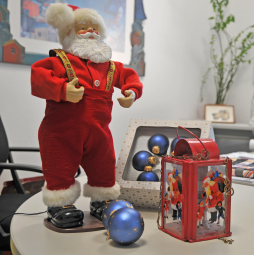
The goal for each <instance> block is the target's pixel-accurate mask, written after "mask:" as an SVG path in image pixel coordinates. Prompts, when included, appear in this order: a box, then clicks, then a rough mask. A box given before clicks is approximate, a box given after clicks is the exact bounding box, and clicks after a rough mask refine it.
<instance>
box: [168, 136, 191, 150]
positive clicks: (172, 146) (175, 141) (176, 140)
mask: <svg viewBox="0 0 254 255" xmlns="http://www.w3.org/2000/svg"><path fill="white" fill-rule="evenodd" d="M179 138H180V139H185V138H187V137H186V136H179ZM178 141H179V139H178V138H177V137H176V138H175V139H174V140H173V141H172V142H171V145H170V153H172V152H173V151H174V150H175V146H176V143H177V142H178Z"/></svg>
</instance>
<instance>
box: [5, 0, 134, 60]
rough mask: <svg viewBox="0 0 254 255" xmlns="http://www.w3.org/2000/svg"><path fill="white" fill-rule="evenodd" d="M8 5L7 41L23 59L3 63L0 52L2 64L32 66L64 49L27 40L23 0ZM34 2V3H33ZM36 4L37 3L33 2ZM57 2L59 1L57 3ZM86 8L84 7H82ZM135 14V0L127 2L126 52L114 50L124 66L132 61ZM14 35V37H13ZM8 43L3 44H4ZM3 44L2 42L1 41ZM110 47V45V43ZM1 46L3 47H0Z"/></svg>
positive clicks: (8, 0)
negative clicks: (23, 20)
mask: <svg viewBox="0 0 254 255" xmlns="http://www.w3.org/2000/svg"><path fill="white" fill-rule="evenodd" d="M29 1H30V0H29ZM4 2H5V4H6V5H7V12H8V17H9V18H8V21H9V29H10V38H8V39H6V40H12V41H13V44H15V47H17V48H18V49H21V54H20V55H21V57H20V58H19V60H16V59H14V60H10V61H8V59H7V61H3V57H1V56H2V55H1V52H0V62H6V63H16V64H26V65H32V64H33V63H34V62H36V61H38V60H40V59H43V58H45V57H48V52H49V50H50V49H58V48H62V47H61V45H60V44H59V43H57V42H50V41H45V40H44V41H43V40H38V39H32V38H26V37H22V36H21V3H22V0H16V1H10V0H4ZM31 2H32V1H31ZM33 2H36V1H33ZM56 2H57V1H56ZM66 2H68V3H70V4H73V3H76V2H77V3H79V2H80V3H83V2H82V1H80V0H69V1H68V0H66ZM81 8H84V6H81ZM134 13H135V0H128V1H127V0H126V13H125V33H124V36H125V39H124V42H125V47H124V51H122V52H120V51H114V50H112V59H113V60H115V61H119V62H122V63H123V64H129V63H130V61H131V52H132V45H131V40H130V34H131V32H132V24H133V22H134ZM11 35H12V37H11ZM4 43H6V42H2V44H4ZM0 44H1V41H0ZM109 45H110V43H109ZM0 46H1V45H0Z"/></svg>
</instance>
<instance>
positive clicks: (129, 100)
mask: <svg viewBox="0 0 254 255" xmlns="http://www.w3.org/2000/svg"><path fill="white" fill-rule="evenodd" d="M124 94H125V95H126V96H127V97H119V98H117V100H118V102H119V104H120V105H121V106H122V107H124V108H129V107H131V105H132V104H133V102H134V101H135V98H136V94H135V92H134V91H132V90H125V91H124Z"/></svg>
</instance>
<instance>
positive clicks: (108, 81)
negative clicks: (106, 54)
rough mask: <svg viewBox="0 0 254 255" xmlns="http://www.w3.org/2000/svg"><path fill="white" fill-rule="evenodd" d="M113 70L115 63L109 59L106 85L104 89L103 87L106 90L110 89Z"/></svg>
mask: <svg viewBox="0 0 254 255" xmlns="http://www.w3.org/2000/svg"><path fill="white" fill-rule="evenodd" d="M115 70H116V67H115V63H114V62H113V61H112V60H110V61H109V69H108V74H107V85H106V89H105V90H106V91H110V89H111V86H112V83H113V78H114V73H115Z"/></svg>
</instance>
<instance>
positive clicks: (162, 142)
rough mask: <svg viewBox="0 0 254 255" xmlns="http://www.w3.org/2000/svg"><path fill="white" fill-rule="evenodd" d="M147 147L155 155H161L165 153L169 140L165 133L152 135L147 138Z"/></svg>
mask: <svg viewBox="0 0 254 255" xmlns="http://www.w3.org/2000/svg"><path fill="white" fill-rule="evenodd" d="M147 146H148V149H149V151H151V152H153V153H154V154H156V155H159V156H162V155H166V154H167V150H168V147H169V140H168V138H167V137H166V136H165V135H162V134H157V135H153V136H151V137H150V138H149V140H148V144H147Z"/></svg>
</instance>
